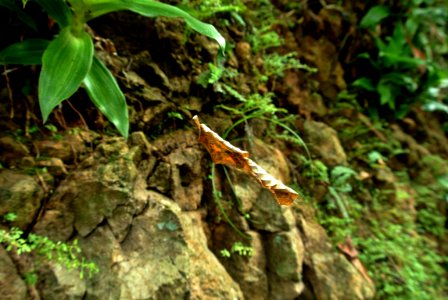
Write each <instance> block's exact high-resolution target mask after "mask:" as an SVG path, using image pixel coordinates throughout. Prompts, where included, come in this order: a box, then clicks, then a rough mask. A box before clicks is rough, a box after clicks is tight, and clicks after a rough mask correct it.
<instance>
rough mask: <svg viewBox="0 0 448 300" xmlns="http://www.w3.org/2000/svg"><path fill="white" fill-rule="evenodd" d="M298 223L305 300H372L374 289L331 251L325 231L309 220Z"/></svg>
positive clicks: (305, 219)
mask: <svg viewBox="0 0 448 300" xmlns="http://www.w3.org/2000/svg"><path fill="white" fill-rule="evenodd" d="M297 219H298V227H299V230H300V232H301V234H302V239H303V242H304V246H305V257H304V273H303V276H304V278H306V281H305V282H306V283H307V286H306V287H305V290H304V293H303V296H304V299H372V298H373V297H374V295H375V288H374V286H373V285H372V284H371V282H370V281H369V280H367V279H366V278H364V277H363V276H362V274H361V273H360V272H359V271H358V270H357V269H356V268H355V267H354V266H353V265H352V264H351V263H350V262H349V261H348V260H347V259H346V258H345V257H344V256H343V255H342V254H339V253H337V252H336V251H335V250H334V248H333V247H332V245H331V244H330V242H329V239H328V236H327V235H326V233H325V230H324V229H323V228H322V227H321V226H320V225H319V224H317V223H315V222H314V221H313V220H311V219H309V216H308V217H307V218H304V217H303V216H300V215H297Z"/></svg>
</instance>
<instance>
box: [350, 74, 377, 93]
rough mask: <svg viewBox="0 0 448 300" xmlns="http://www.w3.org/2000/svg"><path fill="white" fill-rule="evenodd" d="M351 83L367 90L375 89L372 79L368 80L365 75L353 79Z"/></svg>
mask: <svg viewBox="0 0 448 300" xmlns="http://www.w3.org/2000/svg"><path fill="white" fill-rule="evenodd" d="M352 85H353V86H355V87H358V88H361V89H364V90H367V91H369V92H373V91H375V87H374V86H373V83H372V80H370V79H369V78H367V77H362V78H359V79H356V80H355V81H353V83H352Z"/></svg>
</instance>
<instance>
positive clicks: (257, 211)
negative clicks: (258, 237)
mask: <svg viewBox="0 0 448 300" xmlns="http://www.w3.org/2000/svg"><path fill="white" fill-rule="evenodd" d="M250 220H251V223H250V224H251V227H253V228H255V229H257V230H263V231H268V232H279V231H288V230H290V229H291V228H292V227H294V226H295V220H294V216H293V214H292V212H291V209H290V208H288V207H284V206H280V205H279V204H278V203H277V202H276V201H275V199H274V198H273V196H272V194H271V193H270V192H269V191H267V190H265V189H263V190H262V191H261V192H260V194H259V196H258V199H257V202H256V203H255V205H254V206H253V208H252V210H251V211H250Z"/></svg>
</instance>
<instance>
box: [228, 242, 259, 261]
mask: <svg viewBox="0 0 448 300" xmlns="http://www.w3.org/2000/svg"><path fill="white" fill-rule="evenodd" d="M220 253H221V256H222V257H226V258H229V257H231V256H232V254H234V253H236V254H238V255H239V256H252V255H254V249H253V248H252V247H250V246H246V245H244V244H243V243H242V242H235V243H234V244H233V245H232V248H231V249H230V251H229V250H227V249H225V248H224V249H221V251H220Z"/></svg>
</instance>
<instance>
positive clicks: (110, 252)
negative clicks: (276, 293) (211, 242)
mask: <svg viewBox="0 0 448 300" xmlns="http://www.w3.org/2000/svg"><path fill="white" fill-rule="evenodd" d="M141 137H142V136H141V135H139V136H136V137H135V138H134V139H132V142H131V144H132V145H133V146H132V148H131V149H129V148H128V146H127V145H126V144H125V143H124V142H123V141H122V140H121V139H110V140H106V141H104V142H103V143H102V144H100V145H99V146H98V147H97V149H96V151H95V153H94V154H93V155H92V157H93V159H91V158H88V159H86V160H88V162H87V163H81V164H80V165H79V167H78V169H77V170H75V171H74V172H73V173H72V174H71V175H70V176H69V177H67V179H66V180H64V181H63V182H62V183H61V185H60V186H59V187H58V189H57V191H56V192H55V194H54V195H53V196H52V197H51V199H50V200H49V202H48V205H47V211H46V212H45V214H44V215H43V217H42V218H41V219H40V220H39V221H38V223H37V225H36V227H35V231H36V232H37V233H40V234H45V235H46V236H48V237H50V238H51V239H56V240H61V241H67V240H69V239H73V238H77V239H78V240H79V245H80V247H81V248H82V249H83V253H84V255H85V256H86V257H87V258H88V259H89V260H91V261H94V262H95V263H96V264H97V266H98V267H99V268H100V273H98V274H96V275H94V277H93V278H85V279H83V280H79V278H78V277H76V273H74V274H72V275H70V274H68V273H67V271H66V270H63V269H58V268H59V267H58V266H56V265H53V264H48V265H47V266H45V267H43V268H40V269H39V282H38V287H39V291H40V293H41V296H42V297H43V298H47V297H48V298H51V297H52V296H55V297H57V298H58V299H67V298H72V299H183V298H189V299H243V294H242V292H241V290H240V287H239V286H238V284H237V283H235V282H234V281H233V279H232V278H231V276H230V275H229V274H228V273H227V272H226V271H225V269H224V267H223V266H222V265H221V264H220V263H219V261H218V259H217V258H216V257H215V256H214V255H213V253H212V252H211V251H210V250H209V249H208V247H207V239H206V237H205V233H204V229H203V228H204V224H203V222H202V213H200V212H183V211H182V208H181V206H180V204H178V203H176V201H174V199H171V198H168V197H166V196H164V195H162V194H160V193H158V192H155V191H151V190H147V186H146V184H145V183H146V178H145V177H144V176H143V175H145V174H142V173H138V172H136V170H137V168H136V165H138V164H141V162H139V161H138V160H136V158H137V157H139V158H141V159H143V158H144V157H145V156H144V155H142V153H147V150H144V149H142V150H141V151H137V150H135V149H136V148H138V147H143V148H151V146H150V145H148V143H147V141H144V140H143V142H141ZM177 141H179V140H177ZM195 143H197V141H195ZM138 145H140V146H138ZM172 146H174V145H173V144H172ZM171 150H172V149H171V148H165V151H166V152H165V154H167V155H168V157H169V155H170V154H172V153H176V151H174V152H173V151H171ZM174 150H176V148H175V149H174ZM184 150H186V151H187V153H188V149H184ZM190 150H194V149H190ZM161 154H163V153H161ZM111 157H113V159H110V158H111ZM186 157H188V154H186ZM184 158H185V157H183V156H181V155H180V153H177V154H176V155H173V157H171V159H169V161H171V162H172V163H173V164H172V165H171V166H173V165H174V166H177V164H180V163H185V161H184ZM187 176H188V175H187ZM142 202H143V203H142ZM180 203H181V204H182V201H180Z"/></svg>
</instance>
